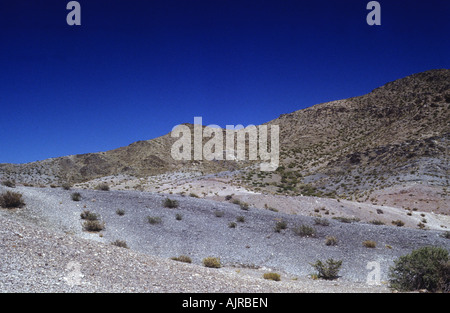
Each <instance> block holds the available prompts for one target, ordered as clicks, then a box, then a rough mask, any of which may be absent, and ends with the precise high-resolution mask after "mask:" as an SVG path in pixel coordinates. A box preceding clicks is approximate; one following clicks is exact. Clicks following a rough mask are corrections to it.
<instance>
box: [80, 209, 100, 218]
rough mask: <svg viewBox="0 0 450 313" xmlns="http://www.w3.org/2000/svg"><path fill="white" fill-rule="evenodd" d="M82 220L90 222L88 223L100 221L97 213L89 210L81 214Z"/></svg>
mask: <svg viewBox="0 0 450 313" xmlns="http://www.w3.org/2000/svg"><path fill="white" fill-rule="evenodd" d="M80 217H81V219H83V220H88V221H97V220H98V219H99V216H98V214H96V213H92V212H91V211H89V210H84V211H83V212H82V213H81V214H80Z"/></svg>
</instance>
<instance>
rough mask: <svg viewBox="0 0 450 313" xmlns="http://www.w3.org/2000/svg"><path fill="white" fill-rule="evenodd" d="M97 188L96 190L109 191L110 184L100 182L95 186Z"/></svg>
mask: <svg viewBox="0 0 450 313" xmlns="http://www.w3.org/2000/svg"><path fill="white" fill-rule="evenodd" d="M95 189H96V190H101V191H109V185H108V184H107V183H101V184H98V185H97V186H96V187H95Z"/></svg>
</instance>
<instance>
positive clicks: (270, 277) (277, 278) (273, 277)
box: [263, 273, 281, 281]
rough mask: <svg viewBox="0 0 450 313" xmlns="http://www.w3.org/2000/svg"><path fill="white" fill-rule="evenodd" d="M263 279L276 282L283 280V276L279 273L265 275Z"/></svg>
mask: <svg viewBox="0 0 450 313" xmlns="http://www.w3.org/2000/svg"><path fill="white" fill-rule="evenodd" d="M263 278H264V279H268V280H274V281H280V280H281V276H280V274H278V273H264V275H263Z"/></svg>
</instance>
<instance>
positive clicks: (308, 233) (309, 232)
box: [294, 225, 316, 237]
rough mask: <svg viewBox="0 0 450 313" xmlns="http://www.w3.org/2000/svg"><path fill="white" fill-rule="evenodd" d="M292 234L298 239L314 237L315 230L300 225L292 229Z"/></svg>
mask: <svg viewBox="0 0 450 313" xmlns="http://www.w3.org/2000/svg"><path fill="white" fill-rule="evenodd" d="M294 233H295V234H296V235H297V236H300V237H315V236H316V230H315V229H314V227H311V226H308V225H300V226H298V227H296V228H294Z"/></svg>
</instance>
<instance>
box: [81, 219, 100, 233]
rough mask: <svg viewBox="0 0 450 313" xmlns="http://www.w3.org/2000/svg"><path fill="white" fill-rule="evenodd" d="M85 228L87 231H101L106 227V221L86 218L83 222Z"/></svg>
mask: <svg viewBox="0 0 450 313" xmlns="http://www.w3.org/2000/svg"><path fill="white" fill-rule="evenodd" d="M83 229H84V230H85V231H92V232H99V231H102V230H103V229H105V223H102V222H100V221H98V220H94V221H91V220H86V221H84V223H83Z"/></svg>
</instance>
